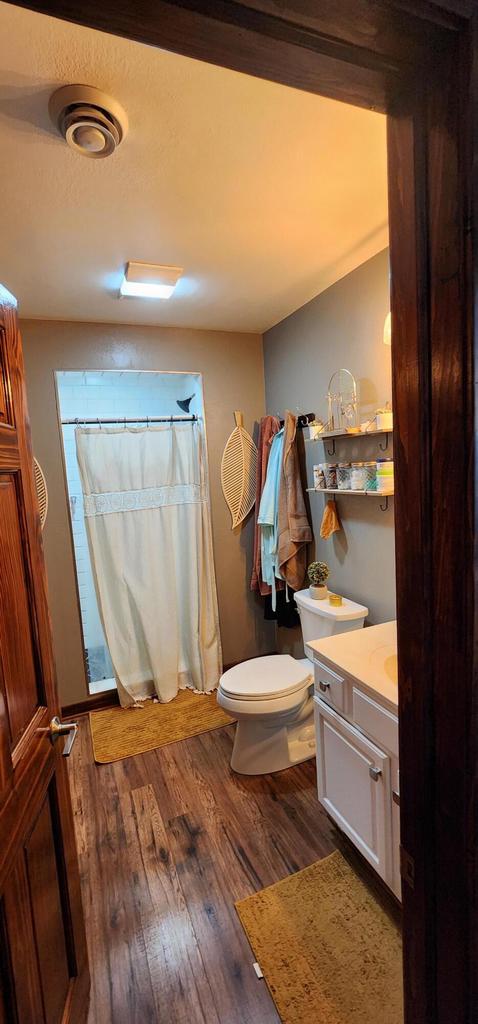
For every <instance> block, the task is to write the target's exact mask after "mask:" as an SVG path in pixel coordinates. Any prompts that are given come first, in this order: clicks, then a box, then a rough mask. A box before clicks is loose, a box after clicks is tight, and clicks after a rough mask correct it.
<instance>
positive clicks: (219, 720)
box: [90, 690, 234, 764]
mask: <svg viewBox="0 0 478 1024" xmlns="http://www.w3.org/2000/svg"><path fill="white" fill-rule="evenodd" d="M233 721H234V719H232V718H231V717H230V716H229V715H227V714H226V712H225V711H223V710H222V708H220V707H219V705H218V703H217V701H216V694H215V693H204V694H199V693H193V692H192V690H180V691H179V693H178V695H177V697H175V698H174V700H172V701H170V702H169V704H154V703H153V701H151V700H147V701H145V703H144V705H143V707H142V708H109V709H108V710H107V711H91V712H90V728H91V738H92V740H93V753H94V757H95V761H96V762H97V764H109V762H110V761H120V760H121V759H122V758H124V757H133V756H134V754H144V753H145V751H146V750H154V749H155V747H164V746H166V744H167V743H176V742H177V740H185V739H187V738H188V737H189V736H199V734H200V733H201V732H210V731H211V729H221V728H222V726H224V725H230V724H231V722H233Z"/></svg>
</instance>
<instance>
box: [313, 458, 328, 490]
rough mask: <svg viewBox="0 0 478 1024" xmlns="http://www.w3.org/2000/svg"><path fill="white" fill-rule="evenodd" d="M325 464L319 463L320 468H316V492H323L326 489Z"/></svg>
mask: <svg viewBox="0 0 478 1024" xmlns="http://www.w3.org/2000/svg"><path fill="white" fill-rule="evenodd" d="M324 469H325V467H324V464H323V463H319V465H318V466H314V487H315V489H316V491H322V490H323V489H324V487H325V472H324Z"/></svg>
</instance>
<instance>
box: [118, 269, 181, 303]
mask: <svg viewBox="0 0 478 1024" xmlns="http://www.w3.org/2000/svg"><path fill="white" fill-rule="evenodd" d="M182 272H183V269H182V267H162V266H158V265H157V264H155V263H134V262H130V263H127V264H126V270H125V275H124V277H123V280H122V282H121V287H120V295H125V296H130V297H132V298H134V297H135V298H140V299H169V298H170V297H171V295H172V294H173V291H174V289H175V287H176V285H177V283H178V281H179V278H180V277H181V274H182Z"/></svg>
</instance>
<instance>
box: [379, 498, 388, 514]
mask: <svg viewBox="0 0 478 1024" xmlns="http://www.w3.org/2000/svg"><path fill="white" fill-rule="evenodd" d="M380 511H381V512H387V511H388V494H387V496H386V498H385V505H382V502H380Z"/></svg>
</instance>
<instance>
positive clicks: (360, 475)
mask: <svg viewBox="0 0 478 1024" xmlns="http://www.w3.org/2000/svg"><path fill="white" fill-rule="evenodd" d="M350 487H351V490H352V491H364V490H365V463H364V462H352V466H351V469H350Z"/></svg>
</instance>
